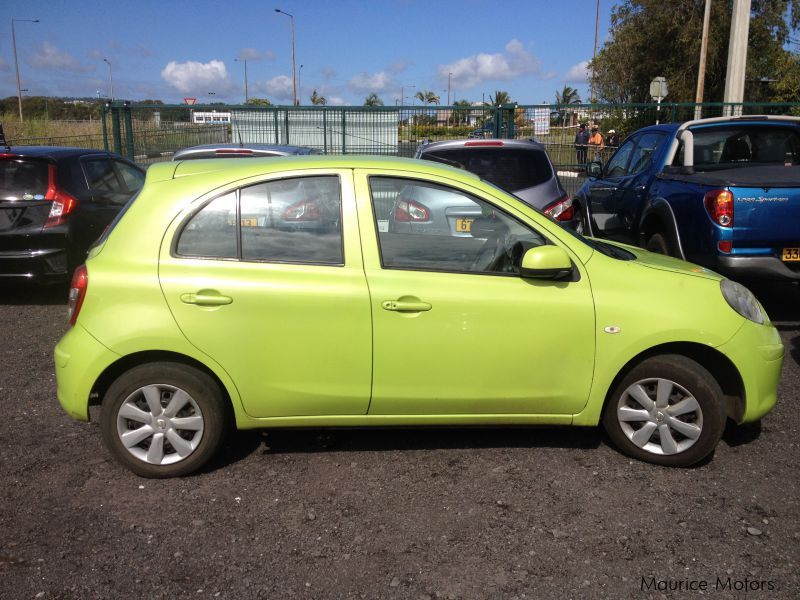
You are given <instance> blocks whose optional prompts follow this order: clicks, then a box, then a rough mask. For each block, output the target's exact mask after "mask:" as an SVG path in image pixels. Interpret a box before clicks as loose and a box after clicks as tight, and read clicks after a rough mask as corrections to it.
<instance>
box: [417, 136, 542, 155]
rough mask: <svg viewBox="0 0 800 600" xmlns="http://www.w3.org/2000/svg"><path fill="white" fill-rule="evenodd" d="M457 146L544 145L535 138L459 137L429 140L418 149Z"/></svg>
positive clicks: (484, 147)
mask: <svg viewBox="0 0 800 600" xmlns="http://www.w3.org/2000/svg"><path fill="white" fill-rule="evenodd" d="M458 148H467V149H473V148H474V149H475V150H500V149H503V148H517V149H518V148H527V149H529V150H542V151H544V149H545V148H544V146H543V145H542V144H540V143H539V142H537V141H536V140H531V139H525V140H516V139H488V140H476V139H461V140H442V141H438V142H430V143H428V144H423V145H422V146H420V149H419V151H420V152H422V153H424V152H431V151H433V150H455V149H458Z"/></svg>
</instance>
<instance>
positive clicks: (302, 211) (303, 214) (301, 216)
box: [283, 200, 320, 221]
mask: <svg viewBox="0 0 800 600" xmlns="http://www.w3.org/2000/svg"><path fill="white" fill-rule="evenodd" d="M319 219H320V212H319V206H318V205H317V201H316V200H300V201H299V202H295V203H294V204H292V205H291V206H290V207H289V208H287V209H286V210H285V211H283V220H284V221H319Z"/></svg>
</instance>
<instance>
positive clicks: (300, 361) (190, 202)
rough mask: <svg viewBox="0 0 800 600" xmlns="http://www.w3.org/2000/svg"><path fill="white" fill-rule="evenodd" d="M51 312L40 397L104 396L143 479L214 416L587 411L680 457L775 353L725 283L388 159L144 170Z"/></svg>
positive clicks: (646, 452)
mask: <svg viewBox="0 0 800 600" xmlns="http://www.w3.org/2000/svg"><path fill="white" fill-rule="evenodd" d="M428 198H436V199H437V200H436V201H435V202H433V201H431V202H430V206H426V205H425V203H426V202H427V200H426V199H428ZM442 198H444V199H445V200H446V201H442ZM436 207H439V208H438V209H437V208H436ZM454 207H455V208H454ZM437 210H439V211H444V214H435V213H436V211H437ZM432 220H436V221H437V222H442V220H444V221H445V222H448V223H449V228H439V227H437V228H431V227H427V226H426V223H429V222H430V221H432ZM398 222H401V223H404V224H407V225H408V226H405V225H404V227H402V228H395V227H390V225H389V224H390V223H398ZM69 310H70V322H71V324H72V327H71V328H70V329H69V330H68V332H67V333H66V335H65V336H64V337H63V338H62V339H61V341H60V342H59V343H58V346H57V347H56V349H55V363H56V376H57V381H58V399H59V401H60V403H61V405H62V406H63V408H64V409H65V410H66V411H67V413H69V414H70V415H71V416H72V417H74V418H76V419H79V420H84V421H85V420H88V419H89V407H90V406H91V405H95V404H99V405H101V409H100V424H101V430H102V434H103V438H104V441H105V443H106V445H107V446H108V448H109V450H110V451H111V452H112V454H114V456H115V457H116V458H117V459H118V460H119V461H120V462H121V463H123V464H124V465H126V466H127V467H128V468H130V469H131V470H132V471H134V472H135V473H137V474H139V475H142V476H146V477H170V476H180V475H185V474H188V473H191V472H193V471H195V470H197V469H199V468H200V467H201V466H203V465H204V464H205V463H206V462H207V461H208V460H209V459H210V458H211V457H212V456H213V454H214V453H215V451H216V450H217V449H218V448H219V446H220V443H221V441H222V440H223V437H224V435H225V434H226V432H227V431H228V430H230V429H231V428H233V427H234V426H235V427H236V428H239V429H252V428H278V427H361V426H364V427H368V426H403V427H407V426H442V425H450V426H452V425H461V426H482V425H492V426H519V425H541V424H544V425H582V426H596V425H598V424H599V423H600V422H602V424H603V426H604V427H605V429H606V430H607V432H608V434H609V437H610V438H611V440H612V441H613V443H614V444H616V445H617V446H618V447H619V448H620V449H621V450H622V451H623V452H624V453H626V454H628V455H630V456H633V457H636V458H638V459H642V460H645V461H649V462H652V463H656V464H660V465H669V466H686V465H691V464H693V463H696V462H697V461H700V460H702V459H703V458H705V457H707V456H709V455H710V454H711V453H712V452H713V450H714V448H715V446H716V444H717V442H718V441H719V439H720V436H721V435H722V431H723V428H724V426H725V422H726V419H728V418H730V419H732V420H733V421H735V422H737V423H744V422H749V421H755V420H757V419H759V418H760V417H762V416H763V415H765V414H766V413H767V412H768V411H769V410H770V409H772V407H773V406H774V405H775V401H776V388H777V384H778V379H779V376H780V371H781V364H782V362H783V355H784V349H783V345H782V344H781V340H780V337H779V335H778V333H777V331H776V330H775V328H774V327H773V326H772V324H771V323H770V321H769V319H768V317H767V315H766V314H765V312H764V310H763V308H762V307H761V305H760V304H759V303H758V301H757V300H756V299H755V298H754V297H753V295H752V294H751V293H750V292H749V291H748V290H747V289H746V288H744V287H742V286H741V285H739V284H737V283H734V282H731V281H728V280H726V279H723V278H722V277H720V276H719V275H717V274H716V273H713V272H711V271H708V270H706V269H704V268H701V267H698V266H695V265H692V264H689V263H686V262H682V261H680V260H676V259H673V258H669V257H665V256H661V255H657V254H652V253H650V252H647V251H645V250H642V249H640V248H633V247H629V246H624V245H621V244H612V243H609V242H605V241H603V242H601V241H599V240H593V239H585V238H582V237H580V236H579V235H577V234H575V233H572V232H570V231H568V230H566V229H563V228H562V227H561V226H559V225H558V224H557V223H555V222H554V221H552V220H550V219H549V218H548V217H546V216H545V215H543V214H542V213H540V212H537V211H536V210H535V209H533V208H531V207H530V206H528V205H526V204H524V203H523V202H521V201H520V200H518V199H516V198H515V197H513V196H511V195H509V194H507V193H505V192H503V191H502V190H500V189H499V188H496V187H494V186H492V185H491V184H489V183H486V182H485V181H481V180H480V179H479V178H478V177H477V176H475V175H473V174H471V173H468V172H465V171H460V170H457V169H453V168H450V167H447V166H444V165H439V164H436V163H432V162H426V161H415V160H407V159H396V158H373V157H350V156H345V157H322V156H320V157H299V158H294V157H292V158H282V159H280V160H275V159H263V160H262V159H252V160H248V161H241V160H234V159H215V160H196V161H185V162H177V163H175V162H173V163H163V164H156V165H153V166H151V167H150V169H149V170H148V172H147V180H146V182H145V185H144V187H143V189H142V191H141V192H140V194H139V196H138V197H136V198H135V199H134V200H132V201H131V202H130V203H129V204H128V205H127V207H126V208H125V210H124V211H123V212H122V213H120V216H119V217H118V218H117V220H116V221H115V222H114V223H112V225H111V227H110V228H109V229H108V230H107V231H106V233H105V234H104V236H103V237H102V238H101V239H100V240H99V241H98V242H97V244H96V245H95V246H94V248H93V249H92V250H91V251H90V253H89V258H88V260H87V261H86V264H85V265H83V266H81V267H80V268H79V269H78V270H77V271H76V272H75V276H74V278H73V283H72V289H71V290H70V307H69Z"/></svg>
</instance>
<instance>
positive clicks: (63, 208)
mask: <svg viewBox="0 0 800 600" xmlns="http://www.w3.org/2000/svg"><path fill="white" fill-rule="evenodd" d="M44 199H45V200H50V201H51V202H52V204H51V205H50V213H49V214H48V215H47V220H46V221H45V222H44V228H45V229H47V228H49V227H56V226H57V225H61V224H62V223H63V222H64V221H66V220H67V216H68V215H69V214H70V213H71V212H73V211H74V210H75V209H76V208H78V200H77V199H76V198H75V197H74V196H72V195H70V194H68V193H67V192H65V191H64V190H62V189H61V188H59V187H58V184H57V183H56V166H55V165H48V166H47V191H46V192H45V195H44Z"/></svg>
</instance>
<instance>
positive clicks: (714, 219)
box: [575, 116, 800, 281]
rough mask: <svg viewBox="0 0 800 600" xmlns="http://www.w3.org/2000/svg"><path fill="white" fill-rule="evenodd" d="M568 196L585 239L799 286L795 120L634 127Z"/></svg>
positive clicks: (799, 170)
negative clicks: (582, 223) (578, 210)
mask: <svg viewBox="0 0 800 600" xmlns="http://www.w3.org/2000/svg"><path fill="white" fill-rule="evenodd" d="M589 175H590V177H589V179H588V180H587V181H586V182H585V183H584V185H583V186H582V187H581V189H580V190H579V191H578V193H577V194H576V196H575V202H576V204H577V205H578V206H580V208H581V210H582V211H583V214H584V215H585V217H586V219H585V229H586V231H587V232H589V233H590V234H591V235H594V236H597V237H602V238H606V239H613V240H618V241H623V242H627V243H630V244H637V245H640V246H643V247H646V248H648V249H649V250H653V251H655V252H660V253H662V254H668V255H671V256H676V257H680V258H685V259H687V260H690V261H692V262H695V263H698V264H701V265H704V266H707V267H709V268H712V269H715V270H719V271H721V272H724V273H727V274H729V275H731V276H732V277H765V278H777V279H783V280H788V281H800V118H797V117H766V116H745V117H734V118H714V119H701V120H697V121H689V122H687V123H683V124H676V123H670V124H665V125H656V126H653V127H646V128H644V129H641V130H639V131H637V132H636V133H635V134H633V135H632V136H631V137H630V138H629V139H628V140H626V141H625V142H624V143H623V144H622V146H620V148H619V150H617V151H616V153H614V155H613V156H612V157H611V159H610V160H609V161H608V163H607V164H605V165H601V164H600V163H591V164H590V165H589Z"/></svg>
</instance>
